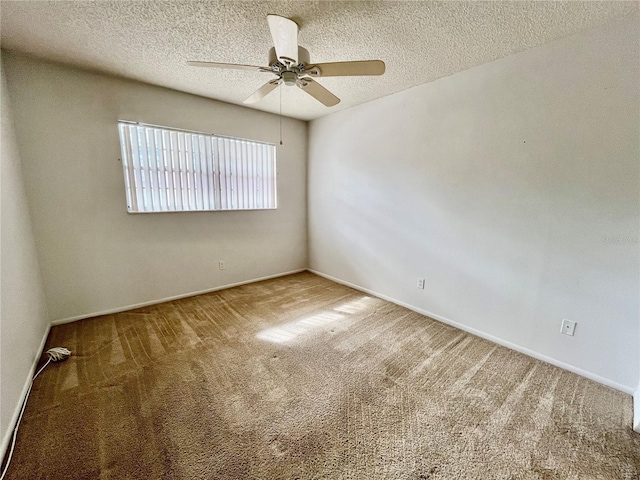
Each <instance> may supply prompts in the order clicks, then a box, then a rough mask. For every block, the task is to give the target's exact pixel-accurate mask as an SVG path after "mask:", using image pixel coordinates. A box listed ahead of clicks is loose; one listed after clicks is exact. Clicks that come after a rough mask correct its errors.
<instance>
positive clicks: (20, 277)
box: [0, 59, 49, 456]
mask: <svg viewBox="0 0 640 480" xmlns="http://www.w3.org/2000/svg"><path fill="white" fill-rule="evenodd" d="M3 60H4V59H3ZM1 70H2V73H1V75H2V96H1V97H0V98H1V106H0V109H1V110H2V127H1V128H0V135H1V138H0V148H1V151H0V162H1V166H0V239H1V241H0V386H1V387H0V441H1V442H2V443H1V444H0V456H1V455H2V453H3V452H4V451H5V448H6V446H7V442H8V441H9V438H10V436H9V435H10V433H11V432H10V430H9V428H10V425H11V424H12V421H14V420H15V415H16V413H17V407H18V406H19V405H18V404H19V402H20V399H21V397H22V393H23V389H24V388H25V382H26V381H27V380H28V379H29V378H30V373H31V369H32V367H33V363H34V361H35V360H36V357H37V356H38V355H39V353H40V352H39V346H40V344H41V342H42V340H43V338H44V335H45V333H46V332H47V330H48V327H49V319H48V315H47V309H46V305H45V299H44V291H43V289H42V279H41V276H40V269H39V267H38V260H37V255H36V247H35V242H34V239H33V233H32V230H31V220H30V217H29V209H28V208H27V198H26V195H25V190H24V184H23V177H22V171H21V166H20V154H19V151H18V147H17V144H16V137H15V132H14V125H13V119H12V111H11V106H10V102H9V96H8V94H7V86H6V81H5V72H4V68H2V69H1Z"/></svg>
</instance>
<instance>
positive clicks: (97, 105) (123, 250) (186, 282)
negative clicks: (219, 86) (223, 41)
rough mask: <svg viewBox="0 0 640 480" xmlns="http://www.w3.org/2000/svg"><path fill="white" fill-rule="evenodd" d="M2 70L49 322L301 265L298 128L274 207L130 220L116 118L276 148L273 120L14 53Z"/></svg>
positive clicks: (289, 137)
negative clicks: (21, 167) (7, 91)
mask: <svg viewBox="0 0 640 480" xmlns="http://www.w3.org/2000/svg"><path fill="white" fill-rule="evenodd" d="M5 65H6V71H7V72H6V74H7V81H8V86H9V92H10V95H11V100H12V102H13V106H14V117H15V124H16V131H17V137H18V144H19V145H20V149H21V154H22V163H23V168H24V174H25V184H26V191H27V197H28V200H29V205H30V207H31V210H32V217H33V230H34V235H35V240H36V246H37V250H38V256H39V260H40V267H41V270H42V275H43V278H44V285H45V292H46V299H47V304H48V307H49V313H50V316H51V319H52V320H54V321H55V320H61V319H67V318H73V317H77V316H84V315H90V314H93V313H96V312H101V311H105V310H112V309H120V308H125V307H127V306H131V305H136V304H140V303H145V302H151V301H155V300H158V299H163V298H168V297H172V296H177V295H183V294H188V293H192V292H198V291H202V290H207V289H211V288H215V287H218V286H224V285H229V284H232V283H236V282H242V281H247V280H251V279H255V278H259V277H264V276H269V275H274V274H279V273H283V272H288V271H292V270H296V269H301V268H305V267H306V265H307V239H306V148H307V146H306V139H307V125H306V123H305V122H302V121H298V120H292V119H287V118H285V119H284V120H283V131H284V139H285V143H284V145H283V146H279V145H278V147H277V164H278V209H277V210H265V211H245V212H189V213H163V214H138V215H130V214H127V211H126V204H125V191H124V182H123V173H122V166H121V164H120V162H119V161H118V158H119V157H120V151H119V143H118V130H117V126H116V122H117V120H118V119H125V120H133V121H140V122H146V123H152V124H158V125H166V126H171V127H177V128H183V129H188V130H197V131H204V132H211V133H216V134H221V135H228V136H234V137H241V138H249V139H255V140H260V141H267V142H271V143H277V142H278V135H279V133H278V132H279V128H278V117H277V116H275V115H271V114H267V113H263V112H257V111H255V110H249V109H246V108H242V107H238V106H235V105H229V104H225V103H221V102H216V101H213V100H207V99H204V98H201V97H196V96H193V95H188V94H184V93H179V92H176V91H172V90H168V89H164V88H159V87H154V86H150V85H146V84H141V83H136V82H132V81H127V80H121V79H117V78H111V77H107V76H104V75H98V74H93V73H88V72H84V71H80V70H75V69H72V68H68V67H64V66H60V65H55V64H49V63H45V62H40V61H37V60H33V59H29V58H26V57H22V56H18V55H13V54H5ZM218 261H224V262H225V264H226V270H224V271H221V270H219V269H218Z"/></svg>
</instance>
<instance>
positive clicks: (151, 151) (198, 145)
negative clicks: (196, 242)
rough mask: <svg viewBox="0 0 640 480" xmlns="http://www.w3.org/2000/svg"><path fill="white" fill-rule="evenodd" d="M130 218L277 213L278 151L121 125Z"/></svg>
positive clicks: (251, 143)
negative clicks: (162, 214)
mask: <svg viewBox="0 0 640 480" xmlns="http://www.w3.org/2000/svg"><path fill="white" fill-rule="evenodd" d="M118 129H119V132H120V146H121V149H122V168H123V170H124V182H125V189H126V194H127V210H128V211H129V212H131V213H145V212H184V211H198V210H258V209H273V208H276V207H277V195H276V156H275V146H273V145H270V144H267V143H262V142H255V141H251V140H244V139H239V138H228V137H220V136H216V135H209V134H204V133H198V132H189V131H184V130H178V129H173V128H166V127H158V126H155V125H144V124H137V123H130V122H124V121H121V122H118Z"/></svg>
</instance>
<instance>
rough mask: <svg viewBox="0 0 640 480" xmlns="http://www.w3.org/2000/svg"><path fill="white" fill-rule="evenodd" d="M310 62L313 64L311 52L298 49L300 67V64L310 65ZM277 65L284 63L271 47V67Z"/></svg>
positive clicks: (301, 48)
mask: <svg viewBox="0 0 640 480" xmlns="http://www.w3.org/2000/svg"><path fill="white" fill-rule="evenodd" d="M310 62H311V57H310V56H309V51H308V50H307V49H306V48H303V47H300V46H299V47H298V65H300V64H304V65H308V64H309V63H310ZM277 63H280V64H282V62H280V60H279V59H278V56H277V55H276V49H275V47H271V48H270V49H269V66H270V67H272V66H273V65H275V64H277ZM293 66H296V65H293ZM285 67H286V65H285Z"/></svg>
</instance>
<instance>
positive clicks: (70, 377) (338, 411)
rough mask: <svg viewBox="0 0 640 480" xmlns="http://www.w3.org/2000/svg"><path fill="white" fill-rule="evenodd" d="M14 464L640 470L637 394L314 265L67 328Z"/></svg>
mask: <svg viewBox="0 0 640 480" xmlns="http://www.w3.org/2000/svg"><path fill="white" fill-rule="evenodd" d="M47 345H48V347H51V346H66V347H68V348H70V349H71V350H72V351H73V356H72V357H71V358H70V359H69V360H68V361H66V362H64V363H61V364H55V365H52V366H50V367H48V368H47V370H45V372H44V373H43V374H42V375H41V377H39V378H38V379H37V381H36V384H35V386H34V389H33V392H32V394H31V395H32V396H31V399H30V401H29V404H28V407H27V410H26V414H25V417H24V419H23V423H22V426H21V428H20V433H19V437H18V442H17V447H16V453H15V456H14V460H13V462H12V465H11V468H10V471H9V476H8V478H12V479H29V480H35V479H61V478H73V479H94V478H95V479H98V478H99V479H118V480H119V479H145V480H148V479H174V478H175V479H288V480H293V479H300V480H306V479H367V480H369V479H371V480H374V479H407V480H409V479H412V480H413V479H416V480H418V479H556V478H557V479H580V480H583V479H606V480H609V479H637V478H638V475H639V474H640V435H638V434H636V433H633V432H632V430H631V428H630V425H631V417H632V405H631V403H632V401H631V397H630V396H628V395H625V394H623V393H620V392H618V391H615V390H612V389H610V388H607V387H604V386H602V385H599V384H597V383H594V382H592V381H590V380H586V379H584V378H582V377H579V376H577V375H574V374H572V373H569V372H566V371H564V370H561V369H559V368H556V367H553V366H550V365H547V364H545V363H542V362H540V361H537V360H534V359H532V358H529V357H527V356H525V355H521V354H519V353H515V352H513V351H511V350H508V349H506V348H503V347H499V346H496V345H495V344H492V343H490V342H488V341H485V340H482V339H480V338H477V337H474V336H472V335H469V334H467V333H464V332H462V331H460V330H457V329H455V328H452V327H449V326H447V325H444V324H442V323H439V322H436V321H433V320H430V319H428V318H425V317H423V316H421V315H419V314H416V313H414V312H411V311H409V310H407V309H404V308H401V307H398V306H396V305H393V304H391V303H388V302H386V301H383V300H380V299H378V298H375V297H371V296H367V295H365V294H363V293H361V292H358V291H356V290H352V289H350V288H347V287H344V286H342V285H338V284H335V283H333V282H330V281H328V280H325V279H323V278H320V277H318V276H315V275H313V274H311V273H301V274H297V275H291V276H288V277H283V278H279V279H274V280H269V281H265V282H260V283H255V284H252V285H247V286H242V287H237V288H233V289H229V290H223V291H219V292H216V293H211V294H208V295H202V296H199V297H193V298H189V299H185V300H179V301H174V302H170V303H165V304H161V305H156V306H153V307H148V308H141V309H138V310H135V311H131V312H126V313H120V314H115V315H107V316H103V317H100V318H95V319H89V320H84V321H80V322H75V323H71V324H68V325H62V326H57V327H54V328H53V329H52V331H51V335H50V337H49V340H48V343H47Z"/></svg>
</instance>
